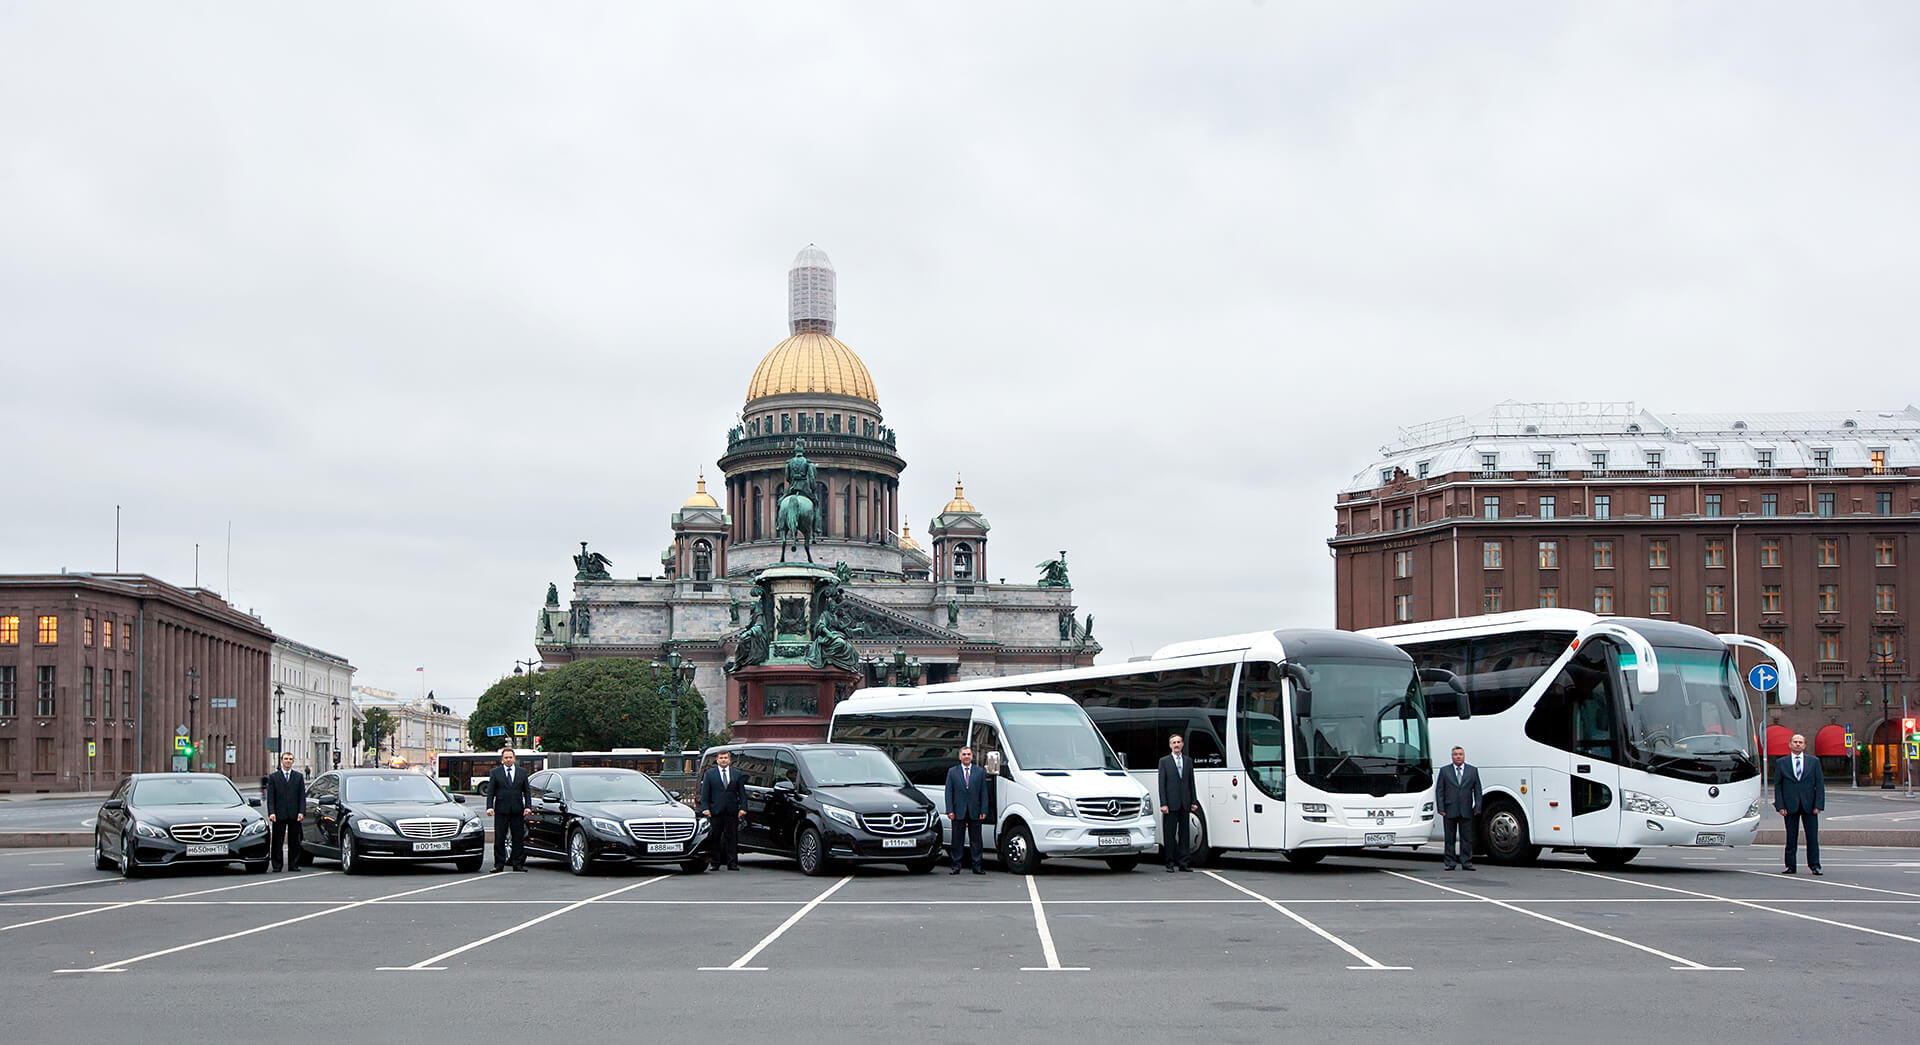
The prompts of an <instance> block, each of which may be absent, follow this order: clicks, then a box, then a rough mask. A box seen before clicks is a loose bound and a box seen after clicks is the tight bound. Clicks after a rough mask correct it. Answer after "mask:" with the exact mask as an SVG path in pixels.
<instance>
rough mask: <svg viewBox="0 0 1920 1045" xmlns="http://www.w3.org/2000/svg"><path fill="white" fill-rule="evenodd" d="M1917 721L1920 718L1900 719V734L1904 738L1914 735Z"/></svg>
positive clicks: (1919, 720)
mask: <svg viewBox="0 0 1920 1045" xmlns="http://www.w3.org/2000/svg"><path fill="white" fill-rule="evenodd" d="M1916 722H1920V719H1914V718H1911V717H1909V718H1903V719H1901V720H1900V736H1901V738H1902V739H1904V738H1906V737H1910V736H1912V735H1913V733H1914V725H1915V723H1916Z"/></svg>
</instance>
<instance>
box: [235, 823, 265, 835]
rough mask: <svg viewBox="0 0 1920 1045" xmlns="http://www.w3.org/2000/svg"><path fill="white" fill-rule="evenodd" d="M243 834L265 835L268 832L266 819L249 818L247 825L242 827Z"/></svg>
mask: <svg viewBox="0 0 1920 1045" xmlns="http://www.w3.org/2000/svg"><path fill="white" fill-rule="evenodd" d="M240 833H241V834H242V835H264V834H266V833H267V822H266V821H265V820H249V821H247V826H245V827H243V828H241V829H240Z"/></svg>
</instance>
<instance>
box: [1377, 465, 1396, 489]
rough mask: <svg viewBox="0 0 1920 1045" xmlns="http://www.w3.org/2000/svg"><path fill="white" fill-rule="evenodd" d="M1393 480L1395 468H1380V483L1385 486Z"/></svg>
mask: <svg viewBox="0 0 1920 1045" xmlns="http://www.w3.org/2000/svg"><path fill="white" fill-rule="evenodd" d="M1392 481H1393V469H1391V468H1382V469H1380V485H1381V486H1385V485H1387V484H1388V483H1390V482H1392Z"/></svg>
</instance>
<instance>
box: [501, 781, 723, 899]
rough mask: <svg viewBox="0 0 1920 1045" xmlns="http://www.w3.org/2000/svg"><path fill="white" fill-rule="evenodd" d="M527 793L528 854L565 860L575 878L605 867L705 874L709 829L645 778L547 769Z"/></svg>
mask: <svg viewBox="0 0 1920 1045" xmlns="http://www.w3.org/2000/svg"><path fill="white" fill-rule="evenodd" d="M527 786H528V787H529V788H530V789H531V790H532V792H533V809H532V811H531V812H530V813H529V814H528V815H527V853H528V855H530V856H545V857H550V858H552V859H556V860H565V861H566V862H567V869H568V870H570V871H572V872H573V873H574V874H588V873H591V872H592V871H593V869H594V868H595V867H596V866H601V865H607V864H679V865H680V869H681V870H683V871H685V872H687V873H688V874H698V873H700V872H701V871H704V870H706V867H707V855H706V848H707V824H706V822H705V821H703V820H701V819H700V818H699V817H697V816H695V815H694V813H693V810H692V809H691V808H689V807H687V806H686V805H683V804H681V803H680V802H679V801H677V800H676V799H675V798H674V797H673V796H672V795H669V794H667V793H666V792H665V791H664V790H661V788H660V785H659V784H656V783H654V782H653V778H651V777H649V776H647V775H646V774H645V773H640V772H636V771H634V770H631V769H549V770H546V771H545V772H541V773H535V774H534V775H533V776H532V777H531V778H530V779H529V780H528V781H527Z"/></svg>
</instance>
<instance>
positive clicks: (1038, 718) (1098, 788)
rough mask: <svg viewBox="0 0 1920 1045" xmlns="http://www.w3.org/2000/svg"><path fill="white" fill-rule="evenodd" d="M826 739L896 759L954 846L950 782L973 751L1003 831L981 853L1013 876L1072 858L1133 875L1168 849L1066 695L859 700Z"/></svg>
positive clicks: (989, 834)
mask: <svg viewBox="0 0 1920 1045" xmlns="http://www.w3.org/2000/svg"><path fill="white" fill-rule="evenodd" d="M828 739H829V740H831V741H832V742H834V743H836V744H871V745H873V746H874V747H877V748H879V749H880V750H882V751H885V752H886V753H887V754H888V755H889V756H891V757H892V759H893V760H894V762H895V763H897V764H898V765H899V766H900V769H901V771H902V772H904V773H906V774H907V779H908V780H909V781H911V782H913V783H914V784H915V785H917V786H919V788H920V791H921V793H923V794H925V795H926V796H927V797H928V798H930V799H932V800H933V804H934V805H935V806H936V807H938V808H939V810H940V812H941V819H942V821H943V824H944V826H943V828H942V831H943V837H944V838H945V840H946V843H947V844H948V845H949V846H951V845H952V844H953V825H952V824H951V823H950V822H945V821H946V817H945V814H946V797H947V796H946V783H947V770H948V769H950V768H952V767H954V766H956V765H959V764H960V749H961V748H963V747H971V748H973V757H974V764H975V765H978V766H983V767H985V768H986V770H987V771H988V772H990V773H992V774H993V775H994V821H993V823H992V824H990V825H988V827H987V828H986V830H985V832H984V844H985V846H986V847H987V848H988V849H991V850H993V851H995V852H997V853H999V854H1000V859H1001V861H1002V862H1003V863H1005V864H1006V867H1007V870H1008V871H1010V872H1012V873H1014V874H1032V873H1033V872H1034V871H1035V870H1036V869H1037V868H1038V867H1039V864H1040V861H1041V860H1042V859H1054V858H1057V857H1063V856H1084V857H1092V858H1095V859H1103V860H1105V861H1106V862H1107V865H1108V866H1109V867H1112V868H1113V869H1114V870H1116V871H1130V870H1132V869H1133V868H1134V867H1135V865H1137V864H1139V862H1140V854H1142V853H1145V852H1149V851H1152V850H1155V849H1157V848H1158V846H1159V843H1158V841H1157V840H1156V839H1157V836H1156V831H1155V823H1156V819H1155V818H1156V813H1157V812H1158V807H1156V806H1155V805H1154V802H1153V798H1152V796H1151V795H1149V794H1148V792H1147V789H1146V788H1145V787H1143V786H1141V784H1140V783H1139V782H1138V781H1136V780H1134V779H1133V778H1132V777H1131V776H1128V775H1127V771H1126V768H1125V767H1123V766H1122V765H1121V764H1120V759H1119V758H1118V757H1117V756H1115V755H1114V753H1113V749H1112V748H1111V747H1109V746H1108V745H1107V741H1106V739H1105V738H1104V737H1102V736H1101V735H1100V731H1099V730H1097V729H1095V728H1094V726H1093V722H1092V720H1091V719H1089V718H1087V713H1086V711H1085V710H1084V709H1082V708H1081V707H1080V705H1078V704H1075V703H1074V702H1073V701H1071V700H1068V699H1067V698H1066V697H1063V696H1060V695H1059V694H1055V693H943V692H940V691H938V690H932V689H905V688H898V687H879V688H873V689H861V690H855V691H854V692H853V693H851V694H849V695H848V696H846V697H844V698H842V699H841V701H840V702H839V704H837V705H836V706H835V707H834V711H833V724H832V726H831V728H830V729H829V731H828Z"/></svg>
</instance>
